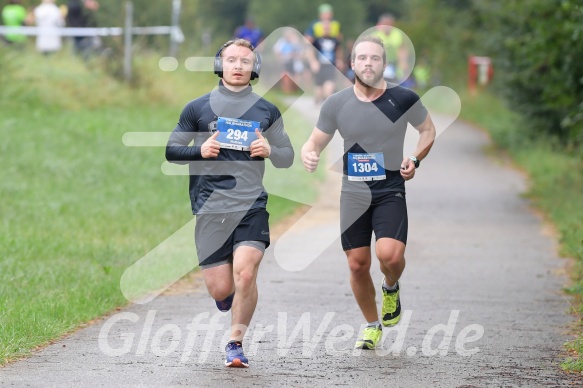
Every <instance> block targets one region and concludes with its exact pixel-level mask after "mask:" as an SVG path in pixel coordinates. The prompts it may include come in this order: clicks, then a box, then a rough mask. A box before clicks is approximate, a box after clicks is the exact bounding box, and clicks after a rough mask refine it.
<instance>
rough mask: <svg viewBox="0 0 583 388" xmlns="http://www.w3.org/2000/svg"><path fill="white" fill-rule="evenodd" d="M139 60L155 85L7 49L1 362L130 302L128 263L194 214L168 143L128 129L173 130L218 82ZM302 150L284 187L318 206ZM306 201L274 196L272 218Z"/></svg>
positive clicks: (64, 58)
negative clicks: (151, 142)
mask: <svg viewBox="0 0 583 388" xmlns="http://www.w3.org/2000/svg"><path fill="white" fill-rule="evenodd" d="M136 62H137V64H136V67H137V69H136V70H137V71H138V72H139V73H140V79H141V80H143V82H142V84H141V86H140V87H128V86H126V85H124V84H120V83H119V82H118V81H116V80H114V79H112V78H111V77H109V76H108V75H107V74H105V73H104V72H103V71H102V70H101V69H102V67H101V66H100V64H99V61H98V60H97V61H95V62H91V63H89V64H84V63H82V62H80V61H79V60H77V59H75V58H72V57H71V56H70V55H69V54H67V53H65V52H62V53H59V54H58V55H55V56H53V57H48V58H45V57H41V56H40V55H37V54H36V53H33V52H27V51H20V52H9V51H3V52H2V53H0V77H1V78H0V81H1V83H2V88H0V136H1V138H2V142H1V143H0V153H1V155H2V158H1V159H0V167H1V168H0V192H2V201H0V214H2V222H1V223H0V252H1V254H0V295H1V298H0V365H2V364H5V363H7V362H9V361H11V360H14V359H16V358H19V357H22V356H23V355H26V354H29V353H30V351H31V350H33V349H35V348H37V347H38V346H43V345H45V344H47V343H49V342H50V341H51V340H53V339H55V338H58V337H60V336H62V335H63V334H65V333H67V332H70V331H72V330H74V329H75V328H77V327H79V326H80V325H81V324H82V323H84V322H88V321H90V320H92V319H94V318H96V317H99V316H101V315H103V314H104V313H107V312H108V311H111V310H113V309H115V308H116V307H118V306H123V305H125V304H126V303H127V301H126V299H125V298H124V296H123V295H122V293H121V291H120V278H121V275H122V274H123V272H124V271H125V269H126V268H127V267H129V266H130V265H131V264H133V263H134V262H135V261H137V260H138V259H140V258H141V257H143V256H144V255H145V254H146V253H148V252H150V251H151V250H152V249H153V248H154V247H156V246H157V245H158V244H159V243H161V242H162V241H164V240H165V239H166V238H167V237H168V236H170V235H172V234H173V233H174V232H175V231H176V230H177V229H179V228H180V227H182V226H183V225H185V224H186V223H187V222H189V221H190V220H191V219H192V216H191V215H190V204H189V200H188V194H187V191H188V183H187V177H185V176H177V177H174V176H165V175H163V174H161V172H160V165H161V163H162V162H163V161H164V150H163V148H160V147H141V148H136V147H133V148H128V147H125V146H124V145H123V144H122V137H123V135H124V133H125V132H131V131H140V132H148V131H152V132H162V131H171V130H172V129H173V127H174V125H175V123H176V122H177V119H178V115H179V113H180V111H181V109H182V107H183V106H184V105H185V104H186V102H188V101H189V100H190V99H192V98H195V97H197V96H199V95H202V94H204V93H206V92H208V91H209V90H210V89H211V88H212V87H214V86H215V85H216V83H217V79H216V77H215V76H213V75H212V73H210V72H209V74H198V73H189V72H186V71H185V70H179V71H176V72H173V73H163V72H161V71H160V70H159V69H158V58H156V57H155V56H144V57H140V58H136ZM286 126H287V128H288V131H290V129H293V136H291V137H292V140H293V141H294V145H295V146H296V150H299V148H298V147H299V143H300V141H301V140H304V139H305V138H307V135H308V133H309V131H310V130H311V128H307V126H306V125H305V123H304V122H302V119H301V117H290V120H289V122H286ZM290 134H291V133H290ZM297 157H298V156H297V155H296V163H295V166H294V168H295V169H294V170H293V171H290V174H292V175H289V176H288V175H286V176H287V179H279V180H277V179H276V181H275V182H274V184H275V185H283V186H281V187H279V186H278V187H279V189H280V191H282V192H286V191H287V192H289V193H290V194H293V195H291V197H292V198H305V200H306V203H309V201H310V200H313V199H314V197H315V195H316V194H317V192H316V189H315V188H310V185H309V184H308V183H309V182H310V181H311V180H312V179H313V177H311V176H309V175H308V174H300V173H299V170H298V169H300V167H298V161H297V160H298V159H297ZM268 164H269V163H268ZM284 174H285V173H282V175H284ZM312 186H314V185H312ZM300 191H301V193H300V194H301V195H300V194H298V195H295V194H294V193H296V192H300ZM297 206H298V202H296V201H290V200H288V199H285V198H283V197H276V196H274V197H272V198H271V200H270V208H269V210H270V212H271V214H272V221H274V222H276V221H278V220H280V219H282V218H283V217H285V216H286V215H288V214H290V213H292V212H293V211H294V209H295V208H296V207H297Z"/></svg>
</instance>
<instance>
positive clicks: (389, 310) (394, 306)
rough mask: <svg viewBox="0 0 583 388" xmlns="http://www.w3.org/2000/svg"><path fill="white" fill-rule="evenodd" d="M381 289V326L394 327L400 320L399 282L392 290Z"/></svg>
mask: <svg viewBox="0 0 583 388" xmlns="http://www.w3.org/2000/svg"><path fill="white" fill-rule="evenodd" d="M383 283H384V280H383ZM381 288H382V289H383V308H382V310H381V316H382V317H383V325H385V326H395V325H396V324H397V323H399V320H400V319H401V300H400V299H399V282H397V285H396V287H395V289H394V290H390V291H389V290H387V289H385V287H382V286H381Z"/></svg>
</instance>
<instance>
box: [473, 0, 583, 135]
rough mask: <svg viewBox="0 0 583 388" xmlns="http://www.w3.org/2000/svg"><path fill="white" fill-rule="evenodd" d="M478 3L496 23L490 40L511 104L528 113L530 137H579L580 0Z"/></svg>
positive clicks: (582, 117)
mask: <svg viewBox="0 0 583 388" xmlns="http://www.w3.org/2000/svg"><path fill="white" fill-rule="evenodd" d="M482 4H483V5H484V8H485V9H484V10H483V11H484V12H485V14H487V15H489V16H491V19H492V21H493V23H494V26H495V27H496V30H495V32H493V33H492V34H491V35H490V37H489V42H488V43H489V44H490V46H491V47H492V51H493V52H494V55H495V57H496V64H497V66H498V68H499V71H498V72H497V74H498V75H499V77H500V80H501V88H502V90H503V92H504V94H505V96H506V98H507V99H508V101H509V102H510V104H511V107H512V109H514V110H516V111H518V112H520V113H522V114H523V115H524V116H525V117H526V118H527V119H528V122H529V124H530V126H531V128H532V132H531V134H532V136H533V137H534V136H539V135H540V134H550V135H552V136H554V137H557V138H559V139H560V140H561V141H562V142H563V143H566V144H569V145H577V144H581V143H583V63H582V62H581V61H580V55H581V52H583V23H582V22H581V21H582V20H583V2H582V1H581V0H552V1H549V0H531V1H529V2H528V4H526V3H525V2H522V1H518V0H512V1H507V2H504V3H502V4H497V5H496V7H494V6H493V5H492V4H489V5H486V4H485V3H482ZM494 49H495V50H494Z"/></svg>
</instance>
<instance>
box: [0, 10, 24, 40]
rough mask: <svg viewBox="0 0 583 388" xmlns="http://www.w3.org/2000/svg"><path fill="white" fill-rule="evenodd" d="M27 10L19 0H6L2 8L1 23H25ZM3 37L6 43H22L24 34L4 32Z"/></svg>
mask: <svg viewBox="0 0 583 388" xmlns="http://www.w3.org/2000/svg"><path fill="white" fill-rule="evenodd" d="M26 19H27V12H26V8H24V7H23V6H22V4H21V1H20V0H8V4H7V5H5V6H4V8H3V9H2V24H3V25H5V26H6V27H18V26H24V25H25V24H26ZM4 39H5V40H6V41H7V42H8V43H22V42H24V41H26V36H25V35H22V34H12V33H11V34H6V35H5V36H4Z"/></svg>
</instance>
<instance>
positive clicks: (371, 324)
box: [366, 321, 381, 327]
mask: <svg viewBox="0 0 583 388" xmlns="http://www.w3.org/2000/svg"><path fill="white" fill-rule="evenodd" d="M380 325H381V323H380V322H379V321H374V322H369V323H367V324H366V327H379V326H380Z"/></svg>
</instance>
